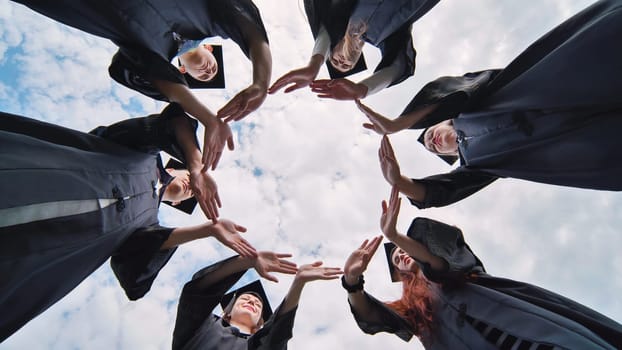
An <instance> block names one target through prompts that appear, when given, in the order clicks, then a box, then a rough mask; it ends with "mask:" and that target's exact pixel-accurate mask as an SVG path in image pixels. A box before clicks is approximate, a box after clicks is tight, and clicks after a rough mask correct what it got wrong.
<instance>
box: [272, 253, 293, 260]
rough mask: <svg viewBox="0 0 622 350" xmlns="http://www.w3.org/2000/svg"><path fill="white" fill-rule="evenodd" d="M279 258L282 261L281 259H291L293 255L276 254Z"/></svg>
mask: <svg viewBox="0 0 622 350" xmlns="http://www.w3.org/2000/svg"><path fill="white" fill-rule="evenodd" d="M275 255H276V257H277V258H279V259H281V258H291V257H292V255H291V254H288V253H277V254H275Z"/></svg>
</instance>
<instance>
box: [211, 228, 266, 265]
mask: <svg viewBox="0 0 622 350" xmlns="http://www.w3.org/2000/svg"><path fill="white" fill-rule="evenodd" d="M210 230H211V233H212V236H214V238H216V239H217V240H218V241H219V242H220V243H222V244H224V245H226V246H227V247H229V248H231V249H233V250H234V251H235V252H236V253H238V254H240V256H242V257H247V258H249V257H256V256H257V251H256V250H255V248H253V246H252V245H251V244H250V243H248V241H246V240H245V239H244V238H242V236H241V235H240V232H246V227H244V226H240V225H238V224H236V223H234V222H233V221H231V220H227V219H221V220H219V221H218V222H217V223H214V224H212V225H211V226H210Z"/></svg>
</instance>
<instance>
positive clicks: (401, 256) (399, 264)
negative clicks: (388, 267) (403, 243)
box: [391, 248, 419, 272]
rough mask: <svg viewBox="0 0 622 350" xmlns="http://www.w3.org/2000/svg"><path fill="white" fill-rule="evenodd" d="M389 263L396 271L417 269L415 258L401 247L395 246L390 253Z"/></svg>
mask: <svg viewBox="0 0 622 350" xmlns="http://www.w3.org/2000/svg"><path fill="white" fill-rule="evenodd" d="M391 263H392V264H393V266H395V268H396V269H397V270H398V271H410V272H416V271H417V270H418V269H419V266H418V265H417V262H416V261H415V259H413V258H411V257H410V255H408V253H406V252H405V251H404V250H403V249H401V248H395V249H394V250H393V254H391Z"/></svg>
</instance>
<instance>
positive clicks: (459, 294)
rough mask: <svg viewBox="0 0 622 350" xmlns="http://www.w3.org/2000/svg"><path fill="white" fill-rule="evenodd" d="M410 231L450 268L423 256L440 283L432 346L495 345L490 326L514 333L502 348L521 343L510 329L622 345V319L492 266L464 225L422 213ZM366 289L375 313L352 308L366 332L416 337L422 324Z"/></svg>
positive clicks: (550, 342) (562, 343)
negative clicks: (489, 270)
mask: <svg viewBox="0 0 622 350" xmlns="http://www.w3.org/2000/svg"><path fill="white" fill-rule="evenodd" d="M411 230H412V233H411ZM409 236H411V237H412V238H413V239H415V240H417V241H419V242H420V243H422V244H423V245H425V246H426V247H427V248H428V249H429V250H430V252H432V253H433V254H434V255H436V256H439V257H441V258H443V259H444V260H445V261H446V262H447V269H446V270H445V271H435V270H432V269H431V268H430V266H429V265H427V264H423V263H419V264H420V266H421V268H422V271H423V273H424V274H425V276H426V278H427V279H428V280H430V281H433V282H435V283H440V284H441V286H436V285H434V284H432V285H431V286H432V287H431V288H432V290H433V292H434V293H435V294H436V305H435V312H434V317H435V326H434V328H435V331H434V333H432V334H426V335H423V336H421V340H422V343H423V344H424V345H425V347H426V349H473V350H480V349H481V350H484V349H498V348H499V347H497V346H495V345H494V341H496V340H498V339H494V340H493V342H490V340H487V339H486V337H484V336H483V335H482V332H481V330H482V329H484V328H489V329H491V331H489V332H488V337H489V338H494V337H495V336H497V337H499V338H501V337H503V338H502V340H500V342H503V341H504V339H509V340H508V341H507V343H505V347H501V348H503V349H506V348H509V346H511V345H514V344H513V343H511V338H510V335H511V336H514V337H517V338H519V339H522V340H523V341H524V343H523V344H522V346H523V347H524V348H528V347H525V346H527V344H529V343H532V344H533V343H536V344H541V345H542V346H543V347H541V348H538V349H558V348H561V349H619V348H620V347H622V325H620V324H619V323H617V322H615V321H613V320H611V319H609V318H607V317H606V316H604V315H602V314H600V313H598V312H596V311H594V310H592V309H590V308H588V307H585V306H583V305H581V304H579V303H577V302H575V301H572V300H570V299H568V298H566V297H563V296H561V295H558V294H556V293H553V292H551V291H548V290H546V289H543V288H540V287H537V286H534V285H531V284H528V283H524V282H519V281H514V280H510V279H505V278H499V277H493V276H490V275H488V274H486V273H485V272H484V269H483V265H482V264H481V262H480V260H479V259H478V258H477V256H475V255H474V254H473V252H472V251H471V249H470V248H469V246H468V245H467V244H466V243H465V241H464V236H463V235H462V232H461V231H460V229H458V228H456V227H454V226H449V225H446V224H444V223H441V222H438V221H435V220H431V219H427V218H415V219H414V221H413V223H412V225H411V229H409ZM366 295H367V300H368V302H369V305H370V306H371V307H372V310H374V311H373V314H376V315H377V316H376V318H375V319H373V320H370V319H369V318H367V319H366V317H365V316H364V315H359V314H357V313H356V312H355V311H354V309H352V313H353V314H354V317H355V320H356V321H357V323H358V325H359V327H360V328H361V329H362V330H363V331H364V332H365V333H369V334H375V333H377V332H388V333H393V334H396V335H397V336H399V337H400V338H401V339H403V340H405V341H408V340H410V339H411V338H412V336H413V335H414V334H415V332H414V331H413V330H412V329H411V328H410V327H409V326H408V324H407V323H406V322H405V321H404V320H403V319H402V318H401V317H400V316H399V315H398V314H396V313H395V312H394V311H393V310H391V309H390V308H388V307H387V306H386V305H385V304H384V303H382V302H380V301H378V300H377V299H375V298H374V297H372V296H371V295H369V294H366ZM484 323H485V324H486V327H484V326H482V325H483V324H484ZM478 329H480V330H478ZM494 329H496V330H494ZM504 333H505V334H504ZM508 344H509V345H508ZM523 347H519V348H521V349H522V348H523ZM534 348H535V347H534Z"/></svg>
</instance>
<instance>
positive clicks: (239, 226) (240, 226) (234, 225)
mask: <svg viewBox="0 0 622 350" xmlns="http://www.w3.org/2000/svg"><path fill="white" fill-rule="evenodd" d="M233 227H234V228H235V230H236V231H238V232H246V231H247V229H246V227H244V226H242V225H238V224H233Z"/></svg>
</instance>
